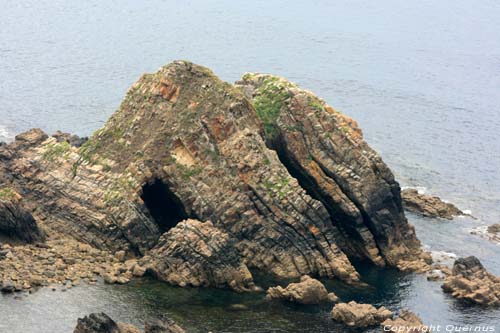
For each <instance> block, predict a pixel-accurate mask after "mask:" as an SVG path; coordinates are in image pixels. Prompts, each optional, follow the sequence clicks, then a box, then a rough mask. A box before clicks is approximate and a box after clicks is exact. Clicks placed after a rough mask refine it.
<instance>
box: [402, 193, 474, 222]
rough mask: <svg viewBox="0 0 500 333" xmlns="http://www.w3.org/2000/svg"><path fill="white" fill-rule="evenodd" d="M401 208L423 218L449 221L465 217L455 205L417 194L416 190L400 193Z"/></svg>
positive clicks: (437, 198)
mask: <svg viewBox="0 0 500 333" xmlns="http://www.w3.org/2000/svg"><path fill="white" fill-rule="evenodd" d="M401 198H402V199H403V207H404V208H405V209H407V210H409V211H410V212H414V213H419V214H421V215H423V216H425V217H433V218H438V217H439V218H442V219H448V220H451V219H453V218H454V217H455V216H463V215H467V214H465V213H464V212H463V211H461V210H460V209H458V208H457V207H456V206H455V205H453V204H451V203H448V202H444V201H442V200H441V199H440V198H439V197H434V196H430V195H426V194H421V193H419V192H418V191H417V190H416V189H412V188H407V189H404V190H402V191H401Z"/></svg>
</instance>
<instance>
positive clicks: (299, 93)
mask: <svg viewBox="0 0 500 333" xmlns="http://www.w3.org/2000/svg"><path fill="white" fill-rule="evenodd" d="M237 86H238V87H240V88H241V89H242V91H244V93H245V94H246V96H247V97H248V98H250V99H251V101H252V103H253V105H254V106H255V109H256V113H257V115H258V116H259V117H260V119H261V120H262V122H263V124H264V129H265V137H266V141H267V143H268V146H269V147H270V148H271V149H273V150H275V151H276V152H277V153H278V155H279V157H280V160H281V161H282V162H283V164H284V165H285V166H286V167H287V169H288V170H289V172H290V173H291V174H292V175H294V176H295V177H296V178H297V179H298V180H299V182H300V184H301V185H302V186H303V187H304V188H305V189H306V190H307V192H308V193H309V194H310V195H311V196H312V197H313V198H315V199H317V200H319V201H321V202H322V203H323V204H324V206H325V207H326V208H327V210H328V212H329V214H330V217H331V223H332V224H333V225H334V227H335V229H336V230H337V231H338V232H337V240H338V244H339V245H340V246H341V248H342V249H343V250H344V252H345V253H347V254H348V255H349V256H352V257H361V258H367V259H370V260H371V261H373V262H374V263H376V264H378V265H384V264H385V262H387V263H389V264H390V265H396V264H397V263H398V261H399V260H401V258H404V257H411V256H413V254H414V252H415V249H418V248H419V246H420V245H419V242H418V241H417V239H416V236H415V232H414V229H413V228H412V227H411V226H410V225H409V224H408V223H407V221H406V218H405V216H404V213H403V210H402V206H401V196H400V188H399V184H398V183H397V182H396V181H395V180H394V176H393V174H392V172H391V171H390V170H389V168H388V167H387V166H386V165H385V163H384V162H383V161H382V159H381V158H380V156H378V154H377V153H376V152H375V151H373V149H371V148H370V147H369V146H368V144H367V143H366V142H365V141H363V137H362V133H361V130H360V129H359V127H358V125H357V123H356V122H355V121H354V120H353V119H351V118H349V117H347V116H345V115H343V114H341V113H340V112H338V111H335V110H334V109H333V108H332V107H330V106H329V105H327V104H326V103H325V102H324V101H323V100H321V99H319V98H318V97H317V96H315V95H314V94H312V93H310V92H308V91H305V90H302V89H300V88H298V87H297V86H296V85H294V84H293V83H290V82H289V81H287V80H285V79H283V78H280V77H277V76H272V75H266V74H245V75H244V76H243V78H242V80H241V81H239V82H237Z"/></svg>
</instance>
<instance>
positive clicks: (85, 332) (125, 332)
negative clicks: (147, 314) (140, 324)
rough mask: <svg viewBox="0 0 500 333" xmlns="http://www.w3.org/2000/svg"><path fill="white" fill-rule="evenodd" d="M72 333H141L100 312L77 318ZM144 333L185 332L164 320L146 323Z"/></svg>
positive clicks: (171, 321)
mask: <svg viewBox="0 0 500 333" xmlns="http://www.w3.org/2000/svg"><path fill="white" fill-rule="evenodd" d="M73 333H141V330H139V329H138V328H137V327H135V326H133V325H131V324H126V323H117V322H115V321H114V320H113V319H111V318H110V317H109V316H108V315H107V314H105V313H103V312H101V313H92V314H90V315H88V316H85V317H83V318H79V319H78V322H77V325H76V328H75V330H74V331H73ZM144 333H186V331H185V330H184V329H182V328H181V327H180V326H179V325H177V324H176V323H175V322H174V321H173V320H171V319H168V318H164V319H162V320H160V319H155V320H152V321H146V323H145V328H144Z"/></svg>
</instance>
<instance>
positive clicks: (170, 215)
mask: <svg viewBox="0 0 500 333" xmlns="http://www.w3.org/2000/svg"><path fill="white" fill-rule="evenodd" d="M269 80H271V81H269V82H268V79H267V78H266V77H264V78H261V77H260V76H258V75H250V76H248V75H247V76H245V77H244V78H243V80H242V81H241V82H240V83H238V84H237V85H236V86H233V85H230V84H228V83H224V82H222V81H220V80H219V79H218V78H217V77H216V76H215V75H214V74H213V73H212V72H211V71H210V70H208V69H206V68H204V67H201V66H197V65H194V64H192V63H189V62H185V61H178V62H174V63H172V64H170V65H167V66H165V67H162V68H161V69H160V70H159V71H158V72H156V73H154V74H147V75H144V76H143V77H142V78H141V79H140V80H139V81H138V82H136V83H135V84H134V85H133V86H132V87H131V88H130V90H129V91H128V93H127V96H126V97H125V99H124V101H123V103H122V104H121V106H120V109H119V110H118V111H117V112H116V113H115V114H114V115H113V116H112V117H111V118H110V120H109V121H108V122H107V123H106V125H105V126H104V127H103V128H102V129H100V130H98V131H97V132H95V133H94V134H93V135H92V137H90V138H89V139H88V140H87V141H85V143H83V144H82V145H81V147H76V146H78V145H79V144H80V143H75V142H74V140H73V141H72V138H71V137H68V136H67V135H64V134H61V133H58V134H56V136H55V137H49V136H48V135H46V134H45V133H43V132H42V131H40V130H37V129H35V130H31V131H29V132H27V133H24V134H22V135H19V136H17V137H16V140H15V141H14V142H13V143H11V144H8V145H2V146H1V147H0V167H1V168H2V170H4V171H5V172H4V173H3V174H4V176H2V177H3V182H4V183H5V186H8V187H10V188H12V189H13V190H14V191H16V192H17V193H21V194H22V196H23V199H22V200H23V203H24V207H26V209H27V211H28V212H29V213H30V214H31V215H32V216H33V218H34V220H35V221H36V223H37V225H38V226H39V228H41V229H42V230H43V231H44V232H45V233H46V235H47V237H48V238H49V239H63V238H72V239H74V240H76V241H79V242H83V243H88V244H90V245H92V246H93V247H96V248H99V249H102V250H111V251H116V252H118V251H126V252H127V253H129V254H131V255H137V256H142V255H145V254H147V253H148V251H151V253H154V254H155V255H154V260H153V261H151V270H152V271H153V272H155V274H156V275H158V276H159V277H161V278H162V279H165V280H167V281H169V282H172V283H175V284H179V285H183V284H186V285H203V286H208V285H210V286H222V287H227V286H230V287H231V285H233V286H232V288H233V289H235V290H237V289H240V290H247V289H252V284H251V275H250V274H249V273H248V269H259V270H262V271H265V272H269V273H271V274H273V275H275V276H277V277H280V278H298V277H300V276H302V275H305V274H310V275H314V276H320V277H325V278H334V277H336V278H338V279H341V280H344V281H346V282H350V283H352V282H356V281H358V280H359V274H358V273H357V272H356V270H355V269H354V267H353V266H352V265H351V263H350V260H349V259H348V258H349V257H352V258H361V259H369V260H371V261H372V262H374V263H375V264H377V265H386V264H388V265H392V266H397V267H400V268H402V269H417V268H419V267H420V268H421V267H422V265H426V264H425V263H424V261H423V259H424V256H423V255H422V253H421V250H420V243H419V242H418V240H417V239H416V237H415V233H414V230H413V228H412V227H411V226H410V225H409V224H408V222H407V220H406V219H405V217H404V213H403V210H402V206H401V198H400V194H399V185H398V184H397V182H396V181H395V180H394V177H393V175H392V173H391V172H390V170H389V169H388V168H387V166H386V165H385V164H384V163H383V161H382V160H381V159H380V157H379V156H378V155H377V154H376V153H375V152H374V151H373V150H372V149H371V148H370V147H369V146H368V145H367V144H366V142H364V141H363V139H362V136H361V131H360V130H359V128H358V127H357V125H356V123H355V122H354V121H353V120H352V119H350V118H348V117H346V116H344V115H342V114H340V113H339V112H336V111H334V110H333V109H332V108H331V107H329V106H328V105H326V104H325V103H324V102H323V101H322V100H320V99H319V98H317V97H316V96H314V95H312V94H311V93H309V92H306V91H304V90H301V89H299V88H297V87H296V86H295V85H293V84H292V83H289V82H287V81H285V80H283V79H278V80H277V79H274V78H272V79H269ZM275 83H276V84H275ZM186 219H196V220H198V221H201V222H196V221H191V222H185V223H183V224H180V222H181V221H184V220H186ZM207 221H211V222H210V223H209V222H207ZM205 223H206V224H205ZM180 228H186V230H189V231H187V233H186V234H183V232H184V231H182V229H180ZM196 228H200V230H194V229H196ZM165 233H166V234H165ZM208 233H210V234H216V235H219V236H220V239H211V238H210V237H208V236H207V235H208ZM163 234H165V235H164V236H162V235H163ZM191 242H194V243H195V244H196V246H195V247H190V246H191ZM184 256H185V257H184ZM151 257H153V256H151ZM186 258H189V259H192V260H193V261H192V262H189V263H187V260H186ZM183 261H184V262H183ZM188 273H189V274H188ZM188 275H189V276H190V277H188ZM111 280H112V279H111ZM233 281H234V282H233Z"/></svg>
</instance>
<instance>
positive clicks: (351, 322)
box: [332, 301, 392, 328]
mask: <svg viewBox="0 0 500 333" xmlns="http://www.w3.org/2000/svg"><path fill="white" fill-rule="evenodd" d="M391 317H392V312H391V311H389V310H387V309H386V308H385V307H383V306H382V307H380V308H378V309H377V308H376V307H374V306H373V305H371V304H358V303H356V302H355V301H351V302H349V303H339V304H336V305H335V306H334V307H333V310H332V319H333V320H335V321H339V322H342V323H344V324H346V325H347V326H350V327H359V328H363V327H369V326H377V325H380V324H381V323H382V322H384V321H385V320H387V319H389V318H391Z"/></svg>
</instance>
